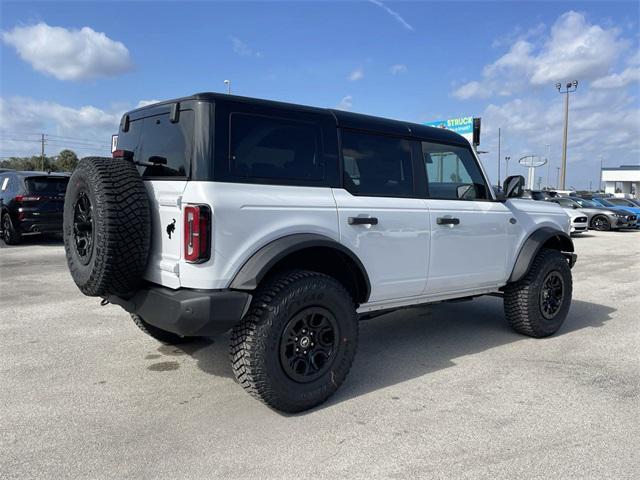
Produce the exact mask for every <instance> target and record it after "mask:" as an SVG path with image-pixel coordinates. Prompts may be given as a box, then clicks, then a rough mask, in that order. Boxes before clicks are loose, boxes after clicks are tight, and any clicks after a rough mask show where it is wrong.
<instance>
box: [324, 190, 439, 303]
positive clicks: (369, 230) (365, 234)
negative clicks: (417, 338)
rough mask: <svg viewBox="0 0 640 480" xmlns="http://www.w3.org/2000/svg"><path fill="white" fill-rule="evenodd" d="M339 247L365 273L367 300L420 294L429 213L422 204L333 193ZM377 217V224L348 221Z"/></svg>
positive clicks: (426, 252)
mask: <svg viewBox="0 0 640 480" xmlns="http://www.w3.org/2000/svg"><path fill="white" fill-rule="evenodd" d="M333 195H334V197H335V199H336V205H337V208H338V220H339V222H338V226H339V230H340V243H342V244H343V245H344V246H345V247H347V248H349V249H350V250H351V251H352V252H353V253H355V254H356V255H357V256H358V258H360V261H361V262H362V264H363V265H365V268H366V269H367V273H368V274H369V281H370V282H371V295H370V301H379V300H388V299H393V298H402V297H410V296H413V295H419V294H421V293H422V291H423V290H424V287H425V284H426V279H427V270H428V258H429V244H430V241H429V230H430V229H429V224H430V222H429V211H428V209H427V205H426V204H425V201H424V200H423V199H419V198H387V197H368V196H354V195H351V194H350V193H349V192H347V191H346V190H344V189H340V188H336V189H333ZM360 216H362V217H376V218H377V219H378V224H377V225H349V223H348V218H349V217H360Z"/></svg>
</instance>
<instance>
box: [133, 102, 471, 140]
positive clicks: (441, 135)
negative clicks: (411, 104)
mask: <svg viewBox="0 0 640 480" xmlns="http://www.w3.org/2000/svg"><path fill="white" fill-rule="evenodd" d="M192 100H195V101H204V102H216V103H217V102H235V103H249V104H252V105H259V106H264V107H271V108H282V109H289V110H295V111H299V112H309V113H317V114H325V115H327V114H329V115H332V116H333V117H334V118H335V120H336V123H337V125H338V126H340V127H346V128H353V129H358V130H371V131H376V132H380V133H388V134H395V135H402V136H412V137H418V138H427V139H432V140H437V141H442V142H448V143H457V144H462V145H469V142H468V141H467V140H466V139H465V138H464V137H463V136H461V135H459V134H457V133H455V132H452V131H451V130H447V129H444V128H436V127H429V126H427V125H421V124H419V123H412V122H405V121H402V120H392V119H389V118H384V117H376V116H372V115H364V114H361V113H353V112H345V111H343V110H336V109H332V108H320V107H311V106H307V105H298V104H295V103H287V102H278V101H275V100H265V99H262V98H252V97H243V96H238V95H228V94H225V93H215V92H202V93H196V94H194V95H191V96H188V97H181V98H174V99H171V100H165V101H162V102H158V103H153V104H149V105H145V106H144V107H140V108H136V109H134V110H131V111H130V112H127V114H131V113H133V112H139V111H141V110H145V109H148V108H156V107H158V106H162V105H170V104H172V103H176V102H186V101H192Z"/></svg>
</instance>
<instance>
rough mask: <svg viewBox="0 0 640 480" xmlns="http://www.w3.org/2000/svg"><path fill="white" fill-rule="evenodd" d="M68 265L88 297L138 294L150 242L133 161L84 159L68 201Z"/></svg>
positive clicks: (65, 224) (148, 215) (148, 216)
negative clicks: (136, 290) (136, 292)
mask: <svg viewBox="0 0 640 480" xmlns="http://www.w3.org/2000/svg"><path fill="white" fill-rule="evenodd" d="M63 229H64V231H63V237H64V247H65V252H66V255H67V265H68V266H69V271H70V272H71V276H72V277H73V280H74V281H75V283H76V285H77V286H78V288H79V289H80V290H81V291H82V293H84V294H85V295H89V296H99V297H107V296H109V295H112V294H116V295H123V294H127V293H128V292H131V291H134V290H135V289H136V287H137V286H138V284H139V283H140V280H141V279H142V275H143V274H144V271H145V268H146V265H147V258H148V256H149V249H150V243H151V213H150V210H149V199H148V197H147V191H146V188H145V186H144V183H143V181H142V178H140V174H139V173H138V170H137V169H136V166H135V165H133V163H131V162H130V161H127V160H124V159H118V158H102V157H88V158H83V159H82V160H81V161H80V163H78V166H77V167H76V169H75V170H74V172H73V175H72V176H71V179H70V180H69V186H68V187H67V192H66V195H65V201H64V219H63Z"/></svg>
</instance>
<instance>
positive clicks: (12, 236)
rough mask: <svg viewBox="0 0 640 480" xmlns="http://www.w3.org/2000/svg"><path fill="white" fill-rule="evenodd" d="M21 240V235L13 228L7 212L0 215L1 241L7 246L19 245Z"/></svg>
mask: <svg viewBox="0 0 640 480" xmlns="http://www.w3.org/2000/svg"><path fill="white" fill-rule="evenodd" d="M21 238H22V235H20V232H18V230H17V229H16V228H15V227H14V226H13V222H12V221H11V216H10V215H9V213H8V212H5V213H4V214H3V215H2V239H3V240H4V243H6V244H7V245H17V244H19V243H20V240H21Z"/></svg>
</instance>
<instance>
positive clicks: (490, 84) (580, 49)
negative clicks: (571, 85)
mask: <svg viewBox="0 0 640 480" xmlns="http://www.w3.org/2000/svg"><path fill="white" fill-rule="evenodd" d="M628 45H629V42H628V41H626V40H624V39H621V38H620V31H619V30H618V29H616V28H613V27H611V28H603V27H601V26H599V25H594V24H590V23H589V22H588V21H587V19H586V17H585V16H584V15H583V14H581V13H578V12H574V11H569V12H566V13H564V14H563V15H561V16H560V17H559V18H558V19H557V20H556V22H555V23H554V24H553V26H552V27H551V31H550V33H549V35H548V36H547V37H546V38H545V39H542V41H541V42H540V43H539V44H534V43H532V42H530V41H529V40H527V39H525V38H520V39H518V40H517V41H515V43H513V45H511V47H510V49H509V51H508V52H507V53H506V54H504V55H503V56H501V57H500V58H498V59H497V60H496V61H495V62H493V63H491V64H489V65H487V66H485V67H484V69H483V72H482V79H481V80H479V81H478V80H476V81H474V82H469V83H467V84H464V85H462V86H460V87H458V88H457V89H456V90H455V91H454V92H453V95H454V96H455V97H458V98H472V97H480V98H482V97H486V96H488V95H489V94H497V95H512V94H514V93H518V92H520V91H523V90H525V89H527V88H530V87H532V86H533V87H538V86H542V85H553V84H554V83H555V82H557V81H564V80H573V79H578V80H579V81H580V82H584V81H591V80H595V79H598V78H600V77H602V76H604V75H607V74H609V72H610V70H611V69H612V67H613V66H614V65H615V64H616V61H617V59H618V58H619V57H620V55H621V54H622V52H624V51H625V49H626V48H627V47H628Z"/></svg>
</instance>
